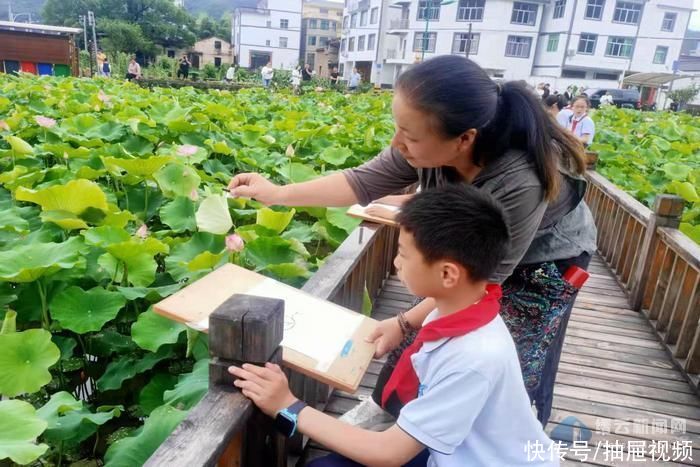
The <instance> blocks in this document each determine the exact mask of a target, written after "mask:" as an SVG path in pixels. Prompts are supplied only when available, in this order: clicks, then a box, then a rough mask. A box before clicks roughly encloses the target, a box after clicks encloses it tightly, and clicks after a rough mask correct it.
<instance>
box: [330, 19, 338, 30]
mask: <svg viewBox="0 0 700 467" xmlns="http://www.w3.org/2000/svg"><path fill="white" fill-rule="evenodd" d="M329 23H330V25H331V31H335V30H336V29H337V28H338V22H337V21H329Z"/></svg>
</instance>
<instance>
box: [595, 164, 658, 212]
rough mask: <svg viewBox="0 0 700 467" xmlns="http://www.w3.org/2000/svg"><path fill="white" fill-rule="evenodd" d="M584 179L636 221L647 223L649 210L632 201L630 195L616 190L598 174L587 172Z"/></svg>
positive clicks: (618, 189) (615, 187)
mask: <svg viewBox="0 0 700 467" xmlns="http://www.w3.org/2000/svg"><path fill="white" fill-rule="evenodd" d="M586 178H588V180H589V181H590V182H592V183H595V184H596V185H598V186H599V187H600V188H601V189H602V190H604V191H605V193H606V194H608V195H609V196H610V197H611V198H613V199H614V200H615V201H617V202H618V203H619V204H620V205H621V206H622V207H623V208H624V209H626V210H627V211H628V212H629V213H630V214H632V215H633V216H634V217H635V218H636V219H637V220H638V221H640V222H644V223H647V222H649V218H650V217H651V214H652V212H651V209H649V208H648V207H646V206H644V205H643V204H642V203H640V202H639V201H637V200H636V199H634V197H633V196H632V195H630V194H629V193H627V192H625V191H624V190H622V189H621V188H618V187H617V186H616V185H615V184H614V183H612V182H611V181H610V180H608V179H607V178H605V177H603V176H602V175H600V174H599V173H598V172H594V171H590V170H589V171H588V172H587V173H586Z"/></svg>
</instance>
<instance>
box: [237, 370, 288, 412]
mask: <svg viewBox="0 0 700 467" xmlns="http://www.w3.org/2000/svg"><path fill="white" fill-rule="evenodd" d="M228 372H229V373H231V374H232V375H234V376H235V377H237V378H238V379H237V380H236V381H234V382H233V384H234V386H236V387H237V388H239V389H240V390H241V392H242V393H243V395H244V396H246V397H247V398H248V399H250V400H251V401H253V403H254V404H255V405H256V406H258V408H259V409H260V410H262V411H263V413H265V414H266V415H268V416H270V417H274V416H276V415H277V412H279V411H280V410H282V409H286V408H287V407H289V406H290V405H292V404H293V403H294V402H296V401H297V398H296V397H294V394H292V391H290V390H289V383H288V382H287V376H286V375H285V374H284V372H283V371H282V368H280V367H279V365H275V364H274V363H266V364H265V366H264V367H263V366H256V365H251V364H250V363H244V364H243V365H242V367H241V368H239V367H236V366H230V367H229V368H228Z"/></svg>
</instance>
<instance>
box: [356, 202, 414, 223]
mask: <svg viewBox="0 0 700 467" xmlns="http://www.w3.org/2000/svg"><path fill="white" fill-rule="evenodd" d="M373 206H376V207H380V208H384V209H388V210H389V211H391V212H394V213H398V212H399V211H400V210H401V208H400V207H399V206H394V205H392V204H383V203H370V204H368V205H367V206H362V205H359V204H353V205H352V206H350V208H349V209H348V212H347V214H348V216H352V217H357V218H359V219H362V220H366V221H370V222H376V223H378V224H385V225H391V226H396V225H398V224H397V223H396V221H394V220H393V219H386V218H384V217H379V216H372V215H370V214H367V208H369V207H373Z"/></svg>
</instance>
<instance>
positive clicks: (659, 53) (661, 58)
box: [654, 45, 668, 65]
mask: <svg viewBox="0 0 700 467" xmlns="http://www.w3.org/2000/svg"><path fill="white" fill-rule="evenodd" d="M667 55H668V47H664V46H662V45H657V46H656V52H655V53H654V63H655V64H657V65H663V64H665V63H666V56H667Z"/></svg>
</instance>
